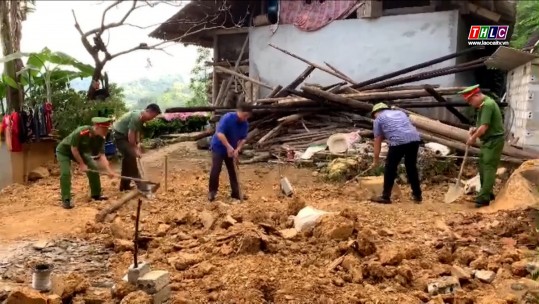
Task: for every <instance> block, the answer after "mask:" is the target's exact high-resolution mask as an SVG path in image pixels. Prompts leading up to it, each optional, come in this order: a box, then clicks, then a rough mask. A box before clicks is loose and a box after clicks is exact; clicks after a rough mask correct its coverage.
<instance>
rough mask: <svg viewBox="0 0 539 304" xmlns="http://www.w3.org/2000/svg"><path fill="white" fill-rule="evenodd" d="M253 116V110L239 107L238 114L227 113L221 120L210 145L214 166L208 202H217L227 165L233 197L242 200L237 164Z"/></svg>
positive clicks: (243, 106)
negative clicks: (220, 180)
mask: <svg viewBox="0 0 539 304" xmlns="http://www.w3.org/2000/svg"><path fill="white" fill-rule="evenodd" d="M250 116H251V110H250V109H248V108H247V107H246V105H239V106H238V109H237V111H236V112H233V113H227V114H225V115H224V116H223V117H221V119H220V120H219V123H218V124H217V130H215V134H214V135H213V137H212V139H211V143H210V149H211V151H212V165H211V171H210V183H209V193H208V200H209V201H210V202H211V201H213V200H215V196H216V195H217V190H218V189H219V175H220V174H221V167H222V166H223V162H224V163H225V166H226V169H227V171H228V177H229V178H230V187H231V188H232V189H231V190H232V193H231V197H232V198H235V199H240V191H239V185H238V178H237V176H236V170H235V167H234V166H235V164H234V162H235V161H236V160H237V158H238V155H239V153H240V151H241V149H242V148H243V145H244V144H245V139H246V138H247V133H248V132H249V123H248V122H247V120H248V119H249V117H250Z"/></svg>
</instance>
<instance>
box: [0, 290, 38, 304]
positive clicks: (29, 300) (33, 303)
mask: <svg viewBox="0 0 539 304" xmlns="http://www.w3.org/2000/svg"><path fill="white" fill-rule="evenodd" d="M6 304H47V298H45V297H44V296H43V295H41V293H39V292H38V291H36V290H33V289H30V288H21V289H16V290H14V291H12V292H11V294H10V295H9V296H8V298H7V300H6Z"/></svg>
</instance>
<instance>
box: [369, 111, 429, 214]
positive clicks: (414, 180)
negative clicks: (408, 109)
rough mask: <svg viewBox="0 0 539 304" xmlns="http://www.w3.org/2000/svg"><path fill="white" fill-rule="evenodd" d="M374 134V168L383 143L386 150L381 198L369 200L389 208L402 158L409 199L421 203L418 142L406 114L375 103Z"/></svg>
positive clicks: (419, 139) (414, 130) (418, 138)
mask: <svg viewBox="0 0 539 304" xmlns="http://www.w3.org/2000/svg"><path fill="white" fill-rule="evenodd" d="M372 116H373V117H374V122H373V133H374V164H373V166H376V165H377V164H378V162H379V160H380V150H381V147H382V141H383V140H386V141H387V143H388V145H389V150H388V152H387V156H386V163H385V167H384V190H383V193H382V196H380V197H377V198H374V199H372V201H374V202H376V203H382V204H391V191H392V189H393V185H394V184H395V178H396V177H397V169H398V166H399V163H400V162H401V160H402V159H403V158H404V166H405V168H406V175H407V176H408V182H409V183H410V186H411V188H412V198H413V200H414V201H415V202H416V203H420V202H421V200H422V198H421V186H420V184H419V174H418V172H417V153H418V151H419V143H420V141H421V138H420V137H419V133H418V132H417V130H416V128H415V127H414V126H413V125H412V122H410V119H409V118H408V116H407V115H406V113H404V112H402V111H399V110H392V109H390V108H389V107H388V106H387V105H386V104H385V103H377V104H376V105H374V107H373V108H372Z"/></svg>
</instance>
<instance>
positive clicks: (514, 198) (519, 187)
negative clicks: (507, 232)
mask: <svg viewBox="0 0 539 304" xmlns="http://www.w3.org/2000/svg"><path fill="white" fill-rule="evenodd" d="M538 186H539V159H534V160H529V161H526V162H524V163H523V164H522V165H520V167H518V168H517V169H516V170H515V171H514V172H513V174H512V175H511V177H509V179H508V180H507V182H506V183H505V186H504V187H503V188H502V190H501V191H500V193H498V195H497V196H496V200H495V201H494V203H492V204H491V206H489V207H488V208H484V209H483V211H485V212H494V211H498V210H511V209H518V208H526V207H534V206H537V204H538V203H539V191H537V187H538Z"/></svg>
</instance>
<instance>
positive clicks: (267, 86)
mask: <svg viewBox="0 0 539 304" xmlns="http://www.w3.org/2000/svg"><path fill="white" fill-rule="evenodd" d="M214 69H215V70H217V71H219V72H221V73H226V74H230V75H233V76H236V77H238V78H241V79H244V80H247V81H250V82H252V83H256V84H258V85H259V86H262V87H265V88H267V89H270V90H273V87H271V86H270V85H268V84H265V83H263V82H260V81H258V80H256V79H254V78H251V77H249V76H245V75H243V74H240V73H238V72H236V71H232V70H229V69H227V68H223V67H221V66H216V67H214Z"/></svg>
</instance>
